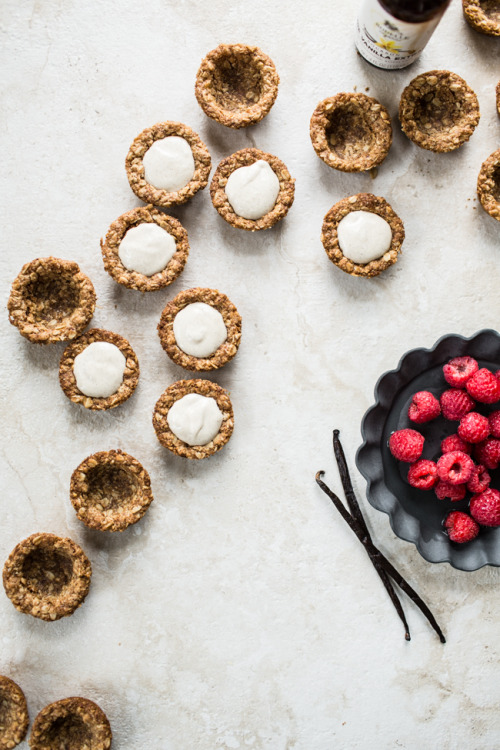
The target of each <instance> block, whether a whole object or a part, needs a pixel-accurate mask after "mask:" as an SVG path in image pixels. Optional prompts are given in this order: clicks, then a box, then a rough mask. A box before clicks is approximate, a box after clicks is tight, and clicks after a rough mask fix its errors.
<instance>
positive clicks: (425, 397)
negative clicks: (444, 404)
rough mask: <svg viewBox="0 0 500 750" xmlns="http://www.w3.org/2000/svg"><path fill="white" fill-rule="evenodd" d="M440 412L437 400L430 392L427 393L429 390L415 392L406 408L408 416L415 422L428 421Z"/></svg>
mask: <svg viewBox="0 0 500 750" xmlns="http://www.w3.org/2000/svg"><path fill="white" fill-rule="evenodd" d="M440 414H441V407H440V406H439V401H438V400H437V398H436V397H435V396H433V395H432V393H429V391H419V392H418V393H415V395H414V396H413V398H412V401H411V404H410V408H409V409H408V416H409V418H410V419H411V421H412V422H416V423H417V424H421V423H422V422H430V421H431V419H435V418H436V417H439V415H440Z"/></svg>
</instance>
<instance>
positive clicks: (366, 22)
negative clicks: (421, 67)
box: [356, 0, 450, 70]
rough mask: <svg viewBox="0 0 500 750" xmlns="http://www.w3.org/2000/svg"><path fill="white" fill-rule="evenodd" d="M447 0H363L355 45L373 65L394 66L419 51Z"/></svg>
mask: <svg viewBox="0 0 500 750" xmlns="http://www.w3.org/2000/svg"><path fill="white" fill-rule="evenodd" d="M449 3H450V0H363V3H362V6H361V10H360V13H359V15H358V20H357V24H356V47H357V50H358V52H359V53H360V55H361V56H362V57H364V58H365V60H367V61H368V62H369V63H372V65H376V66H377V67H378V68H385V69H386V70H397V69H398V68H406V66H407V65H411V63H412V62H414V61H415V60H416V59H417V57H418V56H419V55H420V53H421V52H422V50H423V49H424V47H425V45H426V44H427V42H428V41H429V39H430V38H431V36H432V33H433V31H434V29H435V28H436V26H437V25H438V23H439V21H440V20H441V17H442V15H443V13H444V12H445V10H446V8H447V6H448V5H449Z"/></svg>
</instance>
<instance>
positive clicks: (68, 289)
mask: <svg viewBox="0 0 500 750" xmlns="http://www.w3.org/2000/svg"><path fill="white" fill-rule="evenodd" d="M95 303H96V294H95V290H94V286H93V284H92V282H91V281H90V279H89V278H88V276H86V275H85V274H84V273H82V272H81V271H80V268H79V266H78V264H77V263H75V262H74V261H72V260H61V259H60V258H53V257H52V256H50V257H48V258H36V259H35V260H32V261H30V262H29V263H26V264H25V265H24V266H23V267H22V269H21V272H20V273H19V275H18V276H17V278H16V279H15V280H14V283H13V284H12V290H11V293H10V297H9V301H8V303H7V308H8V310H9V320H10V322H11V323H12V325H15V326H17V328H18V329H19V333H20V334H21V336H24V337H25V338H27V339H28V340H29V341H33V342H34V343H38V344H52V343H54V342H56V341H67V340H68V339H74V338H75V336H79V334H80V333H81V332H82V331H83V329H84V328H85V327H86V326H87V325H88V323H89V322H90V319H91V318H92V315H93V314H94V309H95Z"/></svg>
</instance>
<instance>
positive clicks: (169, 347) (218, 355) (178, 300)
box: [158, 287, 241, 372]
mask: <svg viewBox="0 0 500 750" xmlns="http://www.w3.org/2000/svg"><path fill="white" fill-rule="evenodd" d="M194 302H204V303H205V304H206V305H210V306H211V307H214V308H215V309H216V310H218V312H220V314H221V315H222V318H223V320H224V324H225V326H226V330H227V338H226V340H225V341H224V343H223V344H221V345H220V346H219V348H218V349H217V350H216V351H215V352H214V353H213V354H212V355H211V356H210V357H195V356H193V355H191V354H186V352H184V351H183V350H182V349H181V348H180V347H179V346H178V344H177V341H176V338H175V334H174V320H175V316H176V315H177V314H178V313H179V312H180V311H181V310H182V309H183V308H184V307H187V305H191V304H193V303H194ZM158 335H159V337H160V341H161V345H162V347H163V348H164V350H165V351H166V352H167V354H168V356H169V357H170V359H171V360H172V361H173V362H175V364H176V365H180V366H181V367H184V368H185V369H186V370H194V371H198V372H208V371H209V370H218V369H219V368H220V367H223V366H224V365H225V364H226V363H227V362H229V361H230V360H231V359H232V358H233V357H234V355H235V354H236V352H237V351H238V347H239V345H240V340H241V315H240V314H239V312H238V310H237V309H236V307H235V306H234V305H233V303H232V302H231V300H230V299H229V298H228V297H226V295H225V294H223V293H222V292H219V291H218V290H217V289H204V288H201V287H196V288H195V289H187V290H186V291H183V292H179V294H178V295H177V296H176V297H174V299H173V300H171V302H169V303H168V304H167V305H166V306H165V308H164V309H163V312H162V314H161V318H160V322H159V323H158Z"/></svg>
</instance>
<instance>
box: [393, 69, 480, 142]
mask: <svg viewBox="0 0 500 750" xmlns="http://www.w3.org/2000/svg"><path fill="white" fill-rule="evenodd" d="M479 116H480V113H479V104H478V101H477V96H476V95H475V93H474V92H473V90H472V89H471V88H470V86H468V85H467V83H466V82H465V81H464V79H463V78H460V76H458V75H457V74H456V73H451V72H450V71H449V70H430V71H428V72H427V73H422V74H421V75H418V76H417V77H416V78H414V79H413V80H412V81H410V83H409V84H408V86H407V87H406V88H405V89H404V91H403V93H402V94H401V99H400V102H399V120H400V122H401V127H402V129H403V132H404V133H405V134H406V135H407V136H408V138H409V139H410V140H411V141H413V143H415V144H416V145H417V146H420V147H421V148H425V149H427V150H428V151H435V152H438V153H446V152H448V151H454V150H455V149H456V148H459V147H460V146H461V145H462V144H463V143H465V142H466V141H468V140H469V138H470V137H471V135H472V133H473V132H474V130H475V128H476V125H477V124H478V122H479Z"/></svg>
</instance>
